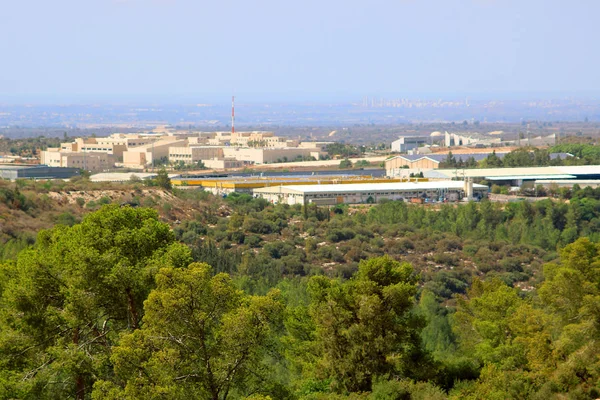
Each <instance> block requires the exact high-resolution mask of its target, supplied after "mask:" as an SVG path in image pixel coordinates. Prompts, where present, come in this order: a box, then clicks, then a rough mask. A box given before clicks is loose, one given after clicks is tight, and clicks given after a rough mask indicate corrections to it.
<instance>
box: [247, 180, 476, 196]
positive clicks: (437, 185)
mask: <svg viewBox="0 0 600 400" xmlns="http://www.w3.org/2000/svg"><path fill="white" fill-rule="evenodd" d="M464 185H465V183H464V182H462V181H436V182H394V183H356V184H340V185H335V184H334V185H290V186H270V187H265V188H260V189H255V190H254V192H256V193H277V192H278V191H281V190H285V191H286V192H296V193H301V194H306V193H340V192H373V191H382V190H390V191H394V190H402V191H406V190H439V189H463V188H464ZM487 188H488V187H487V186H485V185H478V184H473V189H486V190H487Z"/></svg>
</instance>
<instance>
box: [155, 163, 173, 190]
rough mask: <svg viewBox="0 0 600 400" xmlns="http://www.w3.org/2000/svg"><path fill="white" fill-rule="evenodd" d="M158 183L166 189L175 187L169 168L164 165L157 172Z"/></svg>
mask: <svg viewBox="0 0 600 400" xmlns="http://www.w3.org/2000/svg"><path fill="white" fill-rule="evenodd" d="M156 185H157V186H158V187H161V188H163V189H166V190H171V188H172V187H173V186H172V185H171V178H169V175H168V174H167V170H166V169H165V168H164V167H162V168H161V169H160V170H159V171H158V174H156Z"/></svg>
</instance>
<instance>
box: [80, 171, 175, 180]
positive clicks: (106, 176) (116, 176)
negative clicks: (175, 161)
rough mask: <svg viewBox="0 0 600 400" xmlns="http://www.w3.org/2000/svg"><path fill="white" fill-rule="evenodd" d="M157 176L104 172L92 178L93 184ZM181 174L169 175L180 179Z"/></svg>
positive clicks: (154, 173) (150, 173) (148, 173)
mask: <svg viewBox="0 0 600 400" xmlns="http://www.w3.org/2000/svg"><path fill="white" fill-rule="evenodd" d="M156 175H157V173H156V172H102V173H99V174H94V175H92V176H90V180H91V181H92V182H126V181H129V180H130V179H131V177H132V176H137V177H138V178H140V179H151V178H154V177H155V176H156ZM179 175H180V174H169V178H171V179H172V178H175V177H178V176H179Z"/></svg>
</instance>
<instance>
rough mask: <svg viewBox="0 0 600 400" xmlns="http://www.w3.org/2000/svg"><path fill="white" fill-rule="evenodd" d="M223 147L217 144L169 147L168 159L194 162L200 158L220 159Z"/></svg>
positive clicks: (187, 162)
mask: <svg viewBox="0 0 600 400" xmlns="http://www.w3.org/2000/svg"><path fill="white" fill-rule="evenodd" d="M223 157H224V154H223V148H222V147H217V146H190V147H170V148H169V161H171V162H178V161H183V162H184V163H186V164H195V163H197V162H198V161H201V160H209V159H222V158H223Z"/></svg>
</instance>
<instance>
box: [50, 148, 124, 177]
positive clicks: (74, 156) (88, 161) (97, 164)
mask: <svg viewBox="0 0 600 400" xmlns="http://www.w3.org/2000/svg"><path fill="white" fill-rule="evenodd" d="M40 162H41V164H44V165H48V166H50V167H71V168H80V169H83V170H86V171H92V172H94V171H105V170H107V169H109V168H112V167H113V166H114V164H115V156H113V155H111V154H108V153H102V152H93V153H88V152H59V151H55V149H52V150H50V149H49V150H48V151H43V152H42V154H41V159H40Z"/></svg>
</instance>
